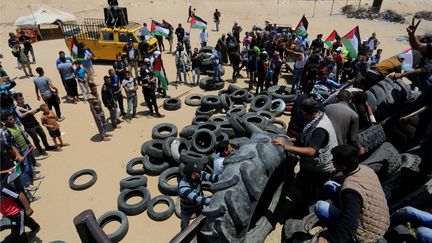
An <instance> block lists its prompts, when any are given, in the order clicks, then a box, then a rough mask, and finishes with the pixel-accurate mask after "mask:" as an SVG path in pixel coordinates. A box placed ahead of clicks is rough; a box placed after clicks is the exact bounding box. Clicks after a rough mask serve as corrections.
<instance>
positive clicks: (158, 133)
mask: <svg viewBox="0 0 432 243" xmlns="http://www.w3.org/2000/svg"><path fill="white" fill-rule="evenodd" d="M162 132H168V133H162ZM177 132H178V130H177V127H176V125H174V124H172V123H159V124H157V125H156V126H154V127H153V129H152V138H153V139H166V138H169V137H177Z"/></svg>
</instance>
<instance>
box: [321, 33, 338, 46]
mask: <svg viewBox="0 0 432 243" xmlns="http://www.w3.org/2000/svg"><path fill="white" fill-rule="evenodd" d="M340 39H341V38H340V36H339V35H338V33H337V32H336V30H333V32H331V34H330V35H329V36H328V37H327V39H325V41H324V43H325V44H326V45H327V46H328V47H331V46H333V43H334V42H335V41H338V40H340Z"/></svg>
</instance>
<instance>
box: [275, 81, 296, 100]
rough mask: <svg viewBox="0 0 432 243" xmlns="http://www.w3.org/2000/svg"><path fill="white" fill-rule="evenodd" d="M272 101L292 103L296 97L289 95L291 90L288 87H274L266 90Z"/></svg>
mask: <svg viewBox="0 0 432 243" xmlns="http://www.w3.org/2000/svg"><path fill="white" fill-rule="evenodd" d="M268 92H270V93H271V94H272V96H273V98H274V99H282V100H283V101H285V103H290V102H294V100H295V99H296V97H297V95H296V94H292V93H291V88H290V87H288V86H279V85H274V86H271V87H269V88H268Z"/></svg>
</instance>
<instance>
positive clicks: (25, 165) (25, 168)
mask: <svg viewBox="0 0 432 243" xmlns="http://www.w3.org/2000/svg"><path fill="white" fill-rule="evenodd" d="M23 154H24V153H23ZM30 156H32V155H31V154H28V155H27V156H26V157H24V161H23V162H22V164H21V170H22V171H21V180H22V183H23V185H24V187H27V186H29V185H30V184H31V182H32V181H33V166H32V164H31V163H32V161H31V157H30Z"/></svg>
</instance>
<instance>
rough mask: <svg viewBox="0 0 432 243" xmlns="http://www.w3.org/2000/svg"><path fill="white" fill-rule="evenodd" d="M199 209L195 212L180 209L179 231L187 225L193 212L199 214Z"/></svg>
mask: <svg viewBox="0 0 432 243" xmlns="http://www.w3.org/2000/svg"><path fill="white" fill-rule="evenodd" d="M201 209H202V208H199V209H198V210H197V211H196V212H192V211H185V210H183V209H180V210H181V212H180V216H181V222H180V229H181V231H183V230H184V229H186V227H187V226H188V225H189V221H190V219H191V218H192V215H193V214H194V213H195V214H196V215H197V216H198V215H199V214H201Z"/></svg>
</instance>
